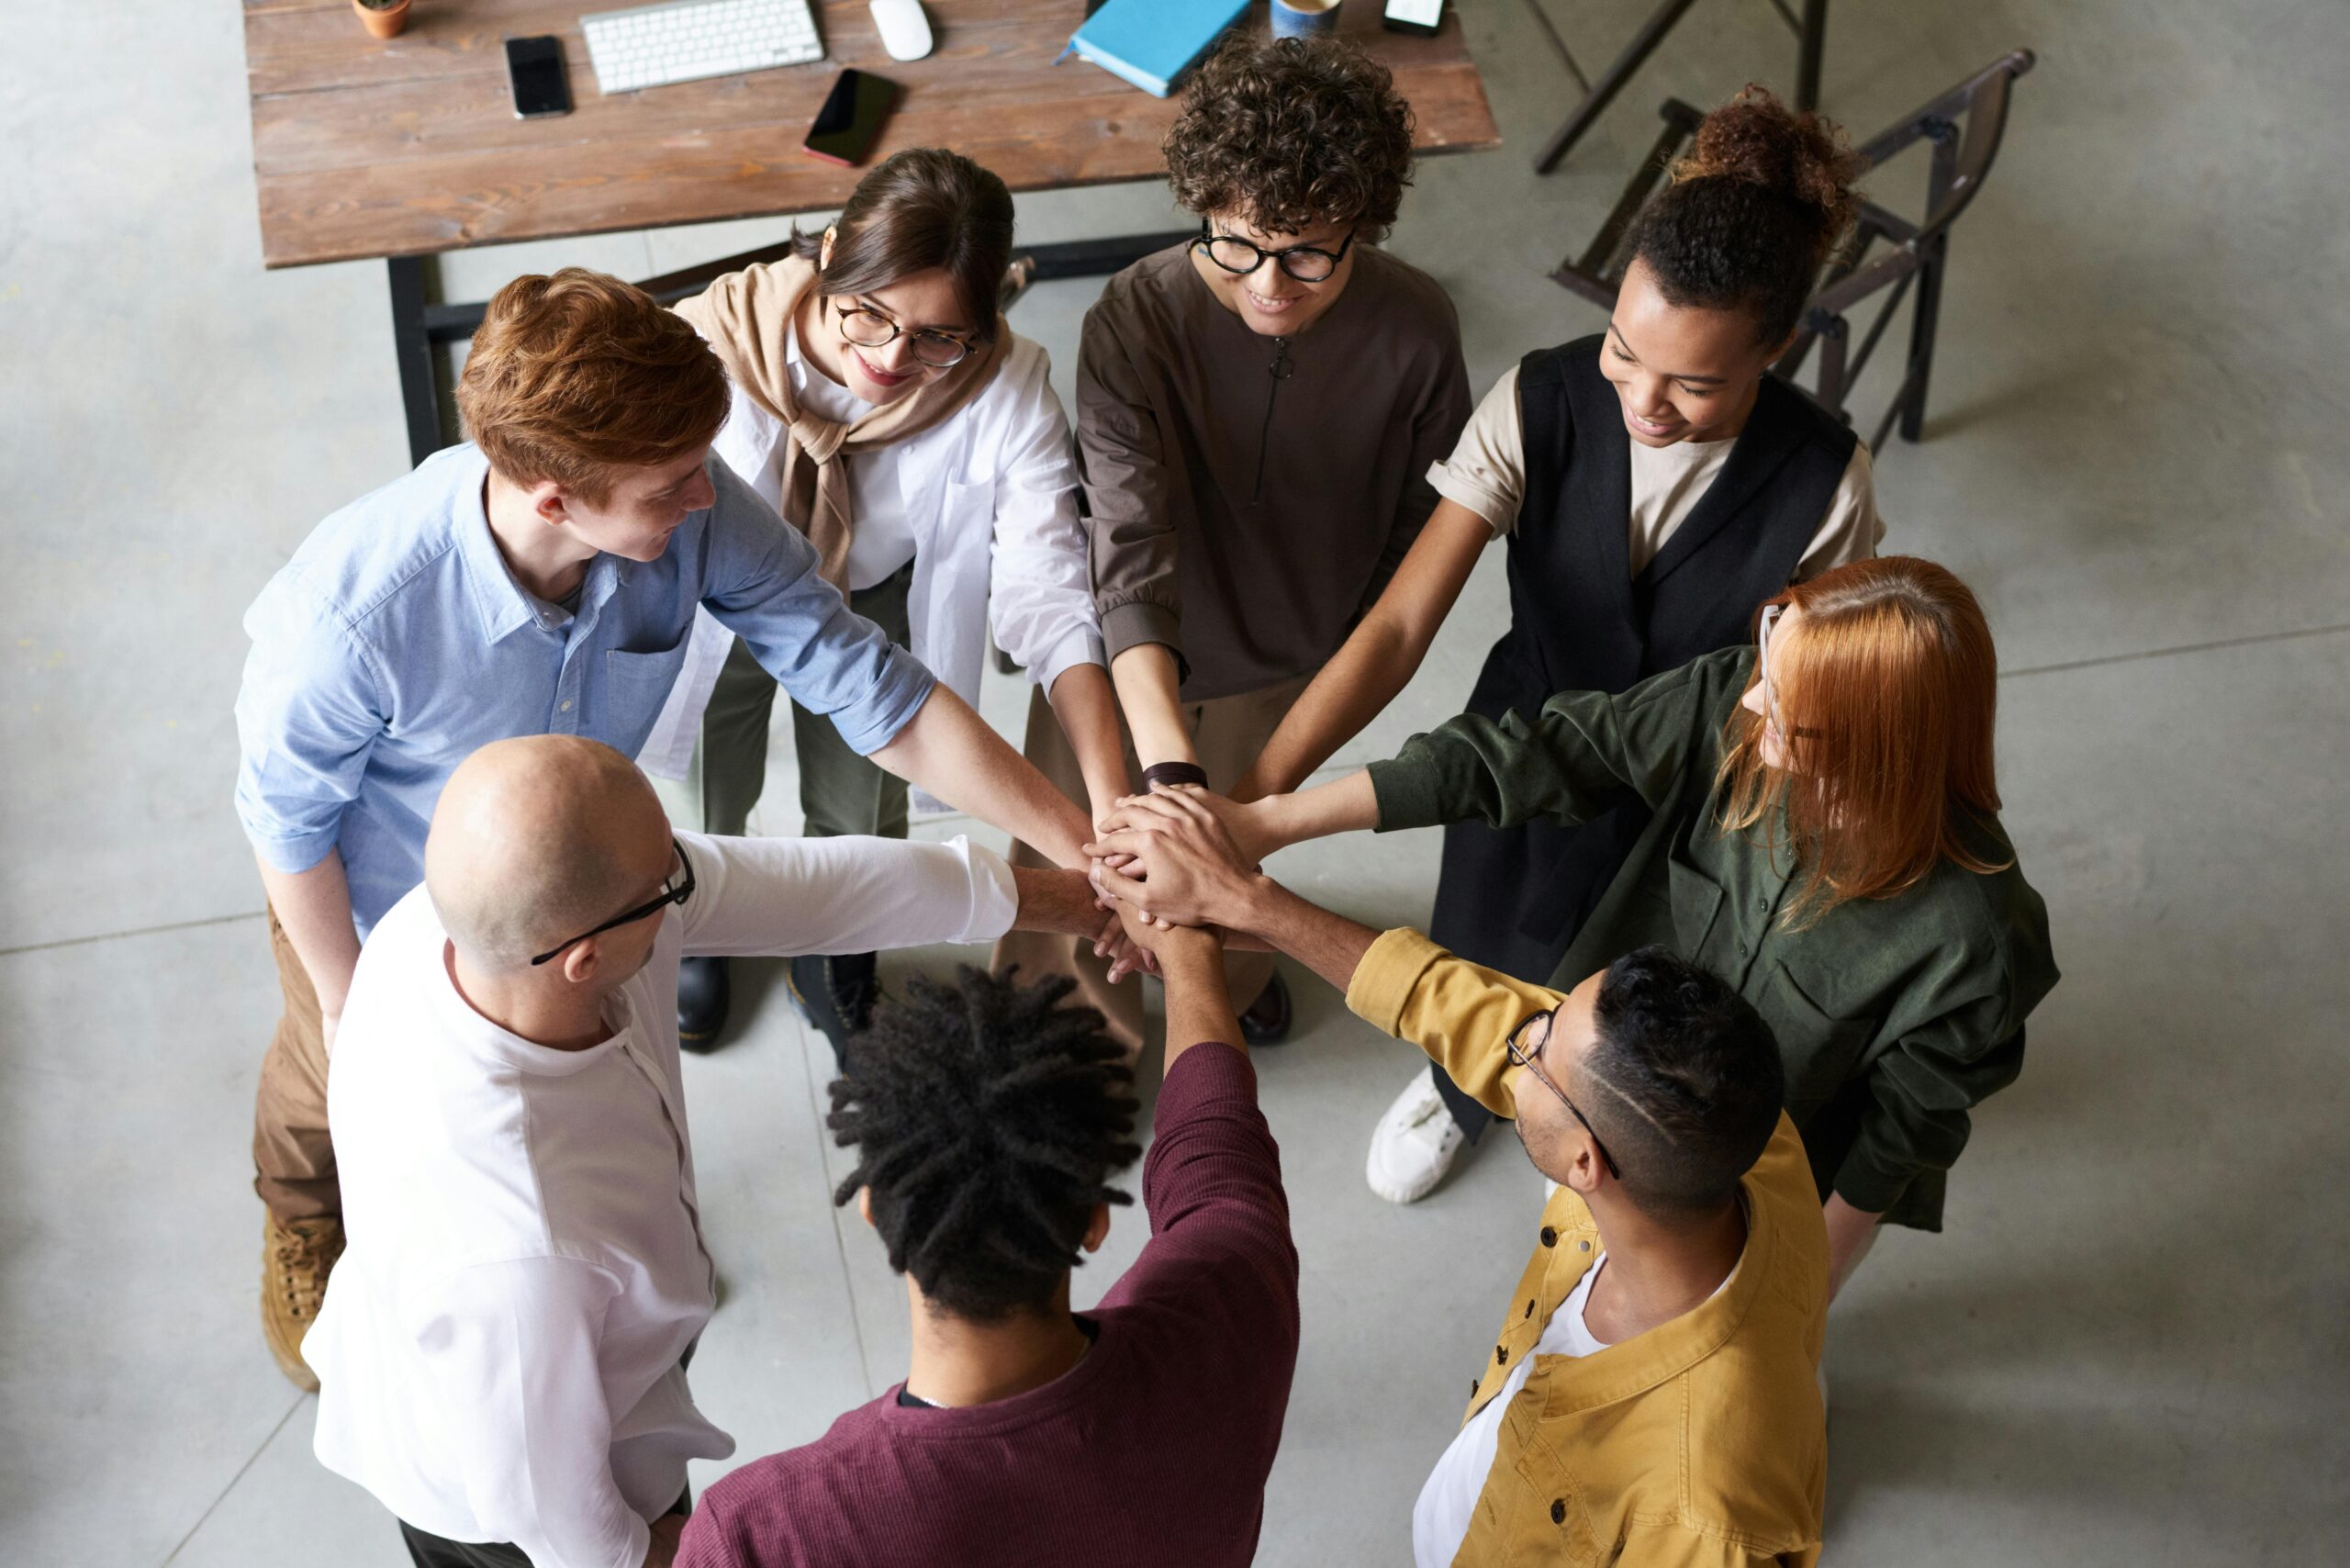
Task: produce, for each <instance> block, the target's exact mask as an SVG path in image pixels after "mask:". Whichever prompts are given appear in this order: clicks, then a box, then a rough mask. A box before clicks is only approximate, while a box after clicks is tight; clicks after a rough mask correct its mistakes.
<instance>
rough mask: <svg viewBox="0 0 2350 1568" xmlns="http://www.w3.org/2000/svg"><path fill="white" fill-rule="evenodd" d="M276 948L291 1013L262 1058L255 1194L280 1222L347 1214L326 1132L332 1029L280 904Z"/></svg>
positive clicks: (273, 927)
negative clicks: (281, 916)
mask: <svg viewBox="0 0 2350 1568" xmlns="http://www.w3.org/2000/svg"><path fill="white" fill-rule="evenodd" d="M269 950H270V952H271V953H272V955H274V957H275V958H276V959H277V985H278V989H279V990H280V991H284V992H285V1013H284V1014H281V1015H280V1016H279V1018H278V1020H277V1033H276V1034H275V1035H274V1036H272V1037H271V1039H270V1042H269V1054H268V1055H267V1056H265V1057H263V1058H262V1062H261V1088H260V1090H259V1092H257V1093H255V1094H254V1096H253V1191H254V1192H256V1193H260V1194H261V1201H262V1202H263V1203H264V1204H268V1205H269V1212H270V1213H271V1214H273V1215H276V1216H277V1217H278V1218H279V1219H280V1220H296V1219H317V1218H319V1217H320V1216H322V1215H341V1213H342V1190H341V1187H340V1186H339V1185H338V1184H337V1182H336V1181H335V1174H334V1144H333V1143H332V1142H331V1141H330V1139H329V1138H328V1137H327V1038H326V1029H325V1026H324V1025H323V1024H322V1023H321V1022H320V1020H319V996H318V992H317V991H313V990H312V989H311V988H310V972H309V970H308V969H304V968H303V967H302V960H301V958H299V957H298V956H297V954H296V953H295V951H294V944H293V943H292V942H290V941H288V940H287V939H286V935H285V927H284V926H282V925H280V924H277V912H276V911H275V910H274V909H273V910H271V911H270V912H269Z"/></svg>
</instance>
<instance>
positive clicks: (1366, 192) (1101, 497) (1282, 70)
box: [997, 32, 1470, 1048]
mask: <svg viewBox="0 0 2350 1568" xmlns="http://www.w3.org/2000/svg"><path fill="white" fill-rule="evenodd" d="M1166 151H1167V166H1168V173H1169V181H1170V184H1171V185H1172V186H1173V189H1174V194H1175V199H1176V200H1177V202H1179V203H1180V204H1181V206H1182V207H1184V208H1185V209H1186V210H1187V211H1189V212H1191V213H1192V215H1193V216H1194V217H1195V218H1197V219H1198V221H1199V229H1198V231H1197V233H1196V235H1195V236H1194V237H1193V238H1192V239H1191V240H1189V241H1186V242H1185V243H1183V244H1180V245H1175V246H1170V247H1169V248H1168V249H1167V250H1164V251H1161V252H1158V253H1157V254H1155V255H1150V256H1146V257H1144V258H1143V259H1142V260H1141V261H1139V262H1137V263H1135V264H1134V265H1133V266H1131V267H1128V268H1127V269H1126V270H1125V272H1122V273H1120V274H1118V275H1117V276H1115V277H1113V278H1112V279H1111V280H1110V283H1109V285H1108V286H1107V287H1106V288H1105V289H1104V290H1103V291H1102V298H1101V299H1100V301H1099V302H1098V303H1096V304H1095V305H1094V307H1093V308H1091V310H1090V311H1088V312H1087V313H1086V318H1085V327H1084V332H1083V335H1082V338H1081V340H1080V350H1079V358H1078V374H1077V440H1078V451H1079V461H1080V464H1081V465H1082V466H1083V469H1084V482H1085V496H1086V503H1087V509H1088V512H1089V521H1088V524H1087V527H1088V529H1089V532H1091V538H1092V553H1093V554H1092V566H1093V592H1094V601H1095V606H1096V608H1097V610H1098V611H1099V613H1100V615H1101V617H1102V636H1103V638H1104V640H1105V641H1106V643H1107V644H1108V649H1109V655H1110V668H1111V674H1112V677H1113V680H1114V681H1115V684H1116V687H1117V693H1118V700H1119V704H1120V707H1121V708H1122V709H1123V711H1124V713H1125V722H1126V725H1127V728H1128V730H1129V732H1130V733H1131V734H1132V737H1133V746H1134V751H1133V755H1132V757H1131V759H1130V760H1131V762H1132V764H1133V765H1134V766H1135V767H1136V768H1137V769H1138V770H1139V771H1140V772H1141V775H1142V778H1144V779H1145V780H1146V781H1164V782H1169V783H1175V782H1183V781H1190V782H1195V783H1205V784H1208V785H1211V786H1212V787H1214V788H1215V789H1218V790H1230V789H1231V788H1233V786H1234V785H1235V784H1236V783H1237V782H1238V780H1239V778H1240V775H1241V773H1242V772H1243V771H1244V770H1245V769H1246V768H1247V767H1248V764H1249V762H1250V761H1251V760H1252V759H1254V758H1255V756H1257V753H1258V751H1259V748H1261V747H1262V746H1263V745H1264V744H1265V740H1266V737H1268V736H1269V735H1270V734H1272V733H1273V731H1274V728H1275V727H1276V726H1277V725H1278V724H1279V723H1280V722H1281V716H1282V715H1283V714H1284V713H1285V712H1287V711H1288V710H1289V705H1290V703H1291V702H1292V701H1293V700H1295V699H1296V697H1297V694H1298V693H1299V692H1300V691H1302V690H1304V689H1305V686H1306V683H1307V682H1308V681H1309V680H1311V679H1312V678H1313V676H1314V672H1315V670H1317V669H1319V668H1320V667H1321V666H1322V665H1323V664H1324V663H1325V662H1326V661H1327V660H1328V659H1329V657H1330V656H1331V655H1333V654H1335V653H1337V650H1338V648H1339V646H1340V644H1343V643H1344V642H1345V641H1346V637H1347V633H1348V630H1349V629H1350V628H1351V627H1352V626H1353V625H1354V623H1355V622H1356V621H1357V620H1359V619H1360V616H1361V615H1362V612H1363V610H1365V609H1366V608H1367V607H1368V606H1369V605H1370V604H1371V602H1372V601H1373V600H1374V599H1377V598H1378V596H1379V591H1380V589H1381V588H1382V586H1383V585H1384V584H1385V583H1386V581H1387V578H1388V577H1389V576H1390V575H1391V574H1392V573H1393V571H1394V569H1395V564H1396V563H1397V562H1398V561H1400V560H1402V559H1403V558H1404V552H1405V551H1406V550H1408V549H1409V548H1411V544H1412V541H1413V539H1414V538H1415V537H1416V536H1417V534H1418V532H1419V530H1420V527H1421V525H1422V524H1423V523H1424V522H1426V521H1427V516H1428V512H1429V510H1430V509H1431V508H1432V507H1434V506H1435V505H1436V491H1435V490H1434V489H1433V488H1432V487H1430V485H1429V484H1428V481H1427V471H1428V467H1429V465H1431V464H1432V463H1434V462H1436V461H1437V460H1438V459H1439V458H1441V457H1442V456H1443V455H1444V454H1446V453H1447V452H1449V451H1450V450H1451V448H1452V443H1453V442H1454V440H1455V438H1457V437H1458V436H1459V434H1460V427H1461V424H1462V422H1463V421H1464V420H1466V419H1467V418H1468V414H1469V406H1470V395H1469V382H1468V371H1467V368H1466V366H1465V365H1464V364H1462V362H1461V357H1460V322H1459V320H1458V319H1457V318H1456V317H1455V315H1454V313H1453V309H1452V304H1451V301H1450V300H1449V299H1448V298H1447V297H1446V296H1445V293H1444V290H1443V289H1442V288H1441V287H1440V286H1438V284H1437V283H1436V281H1435V280H1434V279H1432V278H1430V277H1429V276H1428V275H1427V274H1425V273H1423V272H1421V271H1419V270H1418V269H1417V268H1416V267H1413V266H1410V265H1408V264H1407V263H1404V262H1402V261H1399V260H1397V259H1396V258H1395V257H1394V256H1393V255H1391V254H1389V253H1388V252H1385V251H1382V250H1381V249H1380V248H1379V242H1380V241H1382V239H1383V238H1384V237H1385V236H1386V234H1387V231H1388V230H1389V229H1390V227H1391V226H1392V225H1393V223H1394V221H1395V218H1396V214H1397V212H1398V210H1399V208H1400V207H1401V204H1402V201H1403V196H1404V186H1405V185H1407V184H1408V183H1409V181H1410V177H1411V168H1412V113H1411V109H1410V107H1409V106H1407V105H1406V104H1405V103H1404V100H1403V98H1402V97H1401V96H1400V95H1398V94H1397V93H1396V91H1395V88H1394V83H1393V78H1392V76H1391V75H1390V73H1389V72H1388V70H1387V68H1386V67H1385V66H1383V65H1381V64H1379V63H1378V62H1375V61H1373V60H1371V59H1370V58H1369V57H1367V56H1366V55H1365V54H1363V53H1362V51H1361V50H1358V49H1356V48H1355V47H1354V46H1352V45H1350V44H1347V43H1344V42H1341V41H1339V40H1337V39H1311V40H1309V39H1281V40H1276V41H1271V42H1268V41H1267V40H1265V39H1263V38H1261V37H1260V36H1254V35H1250V34H1248V33H1245V32H1243V33H1236V34H1235V35H1234V36H1233V37H1232V38H1231V39H1227V40H1226V42H1225V44H1224V46H1223V47H1222V48H1221V49H1220V50H1218V51H1217V52H1216V53H1215V54H1214V55H1213V56H1211V57H1210V58H1209V60H1208V61H1207V62H1205V63H1204V64H1203V66H1202V67H1201V68H1200V70H1199V71H1198V73H1196V74H1195V75H1194V77H1193V78H1192V82H1191V84H1190V85H1189V86H1188V87H1187V88H1186V90H1185V94H1184V105H1183V112H1182V114H1181V116H1180V117H1179V118H1177V120H1176V122H1175V124H1174V126H1173V127H1172V129H1169V132H1168V136H1167V146H1166ZM1029 740H1030V742H1031V745H1030V749H1029V753H1028V755H1029V757H1030V760H1032V761H1034V762H1035V764H1036V766H1037V767H1038V768H1039V769H1040V770H1041V771H1042V772H1043V773H1044V774H1045V776H1046V778H1051V779H1053V780H1054V781H1055V782H1056V783H1057V784H1059V785H1060V786H1061V787H1062V788H1063V789H1064V790H1071V791H1074V790H1077V789H1079V788H1080V786H1083V787H1087V788H1091V785H1092V783H1093V780H1092V779H1091V776H1090V775H1089V776H1088V777H1086V778H1082V779H1080V777H1079V769H1078V767H1077V763H1078V760H1079V759H1078V758H1076V757H1074V756H1070V755H1069V753H1068V750H1067V748H1066V747H1064V746H1062V745H1059V744H1058V737H1057V734H1055V733H1054V726H1053V725H1052V724H1051V723H1050V722H1049V720H1048V719H1047V717H1046V714H1045V713H1044V712H1043V711H1042V709H1041V708H1040V707H1038V706H1036V705H1035V704H1032V705H1031V709H1030V720H1029ZM1123 793H1125V790H1124V789H1123V788H1122V789H1120V790H1114V791H1113V793H1112V794H1111V795H1110V796H1104V795H1102V794H1101V793H1099V792H1098V791H1097V792H1095V793H1093V794H1092V796H1091V800H1092V803H1093V804H1094V805H1096V806H1097V807H1102V808H1105V809H1106V808H1107V807H1108V805H1109V803H1110V801H1111V800H1112V799H1114V798H1115V796H1116V795H1118V794H1123ZM997 958H998V961H999V963H1002V962H1006V961H1013V960H1016V961H1018V962H1019V963H1021V964H1022V965H1023V966H1024V973H1027V974H1029V975H1032V976H1033V975H1040V974H1051V973H1063V974H1070V975H1073V976H1075V977H1076V978H1077V979H1078V981H1079V985H1080V997H1081V1000H1083V1001H1084V1002H1087V1003H1088V1004H1089V1005H1091V1006H1093V1007H1096V1008H1098V1009H1100V1010H1101V1011H1102V1014H1104V1015H1105V1016H1106V1017H1107V1018H1108V1019H1109V1025H1110V1030H1111V1033H1112V1034H1113V1036H1116V1037H1117V1038H1119V1039H1120V1040H1122V1041H1123V1042H1124V1043H1125V1045H1126V1046H1127V1047H1129V1048H1136V1047H1139V1046H1140V1044H1141V1041H1142V999H1141V997H1140V995H1139V994H1138V993H1137V992H1136V991H1135V990H1134V989H1133V988H1131V987H1128V988H1122V989H1113V988H1112V987H1111V986H1109V985H1108V984H1107V983H1106V980H1107V971H1106V970H1105V969H1104V968H1103V966H1102V962H1101V960H1099V959H1097V958H1094V957H1093V956H1092V955H1091V952H1090V951H1089V950H1088V949H1087V947H1086V946H1085V945H1084V944H1081V943H1069V942H1065V941H1055V940H1053V939H1049V938H1021V939H1017V940H1016V941H1014V942H1013V943H1012V944H1010V945H1009V946H1006V947H1004V948H1002V949H1000V950H999V952H998V955H997ZM1225 972H1226V978H1227V980H1228V981H1229V983H1230V985H1231V988H1232V996H1233V1000H1234V1002H1236V1003H1237V1005H1238V1006H1239V1008H1240V1013H1241V1019H1240V1021H1241V1026H1242V1030H1243V1032H1244V1033H1245V1034H1246V1035H1247V1036H1248V1040H1249V1042H1250V1043H1251V1044H1253V1045H1267V1044H1270V1043H1271V1042H1273V1041H1275V1040H1278V1039H1280V1038H1281V1036H1282V1035H1283V1034H1284V1032H1285V1031H1286V1030H1287V1028H1288V1025H1289V1014H1290V1008H1289V992H1288V991H1287V989H1286V987H1285V986H1284V985H1283V984H1282V983H1281V980H1280V979H1279V977H1278V976H1277V975H1276V974H1275V972H1274V969H1273V964H1272V959H1271V957H1270V955H1268V954H1263V953H1243V954H1227V955H1226V958H1225Z"/></svg>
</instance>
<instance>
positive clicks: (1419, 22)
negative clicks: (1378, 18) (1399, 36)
mask: <svg viewBox="0 0 2350 1568" xmlns="http://www.w3.org/2000/svg"><path fill="white" fill-rule="evenodd" d="M1443 20H1444V0H1387V13H1386V15H1385V17H1383V18H1382V23H1383V25H1384V26H1385V27H1386V28H1387V30H1388V31H1389V32H1391V33H1410V34H1411V35H1412V36H1414V37H1415V38H1424V39H1432V38H1434V37H1436V35H1437V30H1438V26H1439V24H1441V23H1442V22H1443Z"/></svg>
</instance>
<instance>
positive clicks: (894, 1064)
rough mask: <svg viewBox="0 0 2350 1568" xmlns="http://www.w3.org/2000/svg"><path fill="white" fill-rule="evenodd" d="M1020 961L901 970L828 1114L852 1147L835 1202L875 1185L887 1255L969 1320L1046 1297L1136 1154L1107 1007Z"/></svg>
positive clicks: (1134, 1106) (1117, 1197)
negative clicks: (995, 968)
mask: <svg viewBox="0 0 2350 1568" xmlns="http://www.w3.org/2000/svg"><path fill="white" fill-rule="evenodd" d="M1015 972H1016V971H1013V970H1006V971H1005V973H1004V974H1003V976H1002V978H1001V979H999V978H998V977H996V976H993V975H990V974H989V973H987V972H986V971H985V970H982V969H973V968H971V967H970V966H969V965H968V964H966V965H960V966H957V969H956V973H955V983H954V984H953V985H951V986H950V985H944V984H941V983H940V982H938V981H936V980H928V979H923V978H917V979H914V980H910V981H909V982H908V984H907V987H906V991H907V1000H906V1001H904V1002H898V1003H893V1004H889V1005H885V1006H883V1007H882V1008H880V1009H879V1010H878V1011H877V1012H876V1013H875V1014H874V1018H873V1024H872V1026H871V1027H870V1028H868V1029H867V1030H866V1032H865V1033H864V1034H862V1035H860V1036H857V1037H856V1041H855V1042H854V1044H853V1046H852V1048H851V1050H850V1053H849V1058H848V1059H849V1064H850V1065H849V1068H848V1070H847V1071H846V1073H845V1075H844V1076H843V1077H841V1078H839V1079H837V1080H835V1081H834V1083H833V1085H832V1097H833V1108H832V1113H831V1114H830V1115H828V1116H826V1117H825V1125H826V1126H829V1127H831V1128H832V1129H833V1139H834V1142H835V1143H838V1144H840V1145H841V1146H842V1147H844V1148H846V1147H849V1146H851V1145H854V1146H856V1150H857V1163H856V1170H852V1171H850V1172H849V1173H848V1176H847V1178H846V1179H845V1180H844V1181H843V1182H841V1184H840V1186H839V1187H838V1188H837V1189H836V1190H835V1191H834V1193H833V1202H834V1203H835V1204H845V1203H847V1202H848V1201H849V1200H850V1199H851V1198H853V1197H855V1196H856V1194H857V1193H858V1192H859V1190H863V1191H866V1192H868V1193H871V1195H872V1196H871V1204H872V1209H873V1226H874V1228H875V1229H876V1230H878V1232H880V1235H881V1243H882V1245H883V1246H884V1247H885V1248H887V1249H889V1254H890V1268H892V1269H894V1270H896V1271H898V1272H900V1273H901V1274H911V1275H912V1276H913V1280H914V1282H915V1283H916V1284H918V1285H920V1286H921V1287H922V1293H923V1296H924V1297H926V1298H927V1299H928V1300H929V1301H930V1303H931V1304H932V1305H934V1306H936V1307H938V1308H940V1309H941V1310H942V1311H945V1312H948V1313H951V1314H953V1315H954V1316H957V1317H961V1318H965V1319H967V1320H968V1321H971V1322H976V1323H988V1322H994V1321H997V1320H999V1319H1002V1318H1003V1317H1006V1316H1011V1315H1012V1314H1013V1313H1015V1312H1020V1311H1032V1312H1034V1311H1044V1310H1046V1309H1047V1308H1049V1307H1050V1306H1051V1305H1052V1303H1053V1299H1054V1296H1055V1294H1057V1292H1058V1290H1059V1289H1060V1285H1061V1282H1062V1281H1063V1279H1064V1278H1066V1277H1067V1275H1068V1272H1069V1270H1070V1269H1071V1268H1073V1267H1075V1266H1076V1265H1078V1264H1079V1263H1080V1262H1082V1261H1083V1258H1082V1255H1081V1252H1082V1242H1083V1240H1084V1237H1085V1232H1086V1228H1087V1226H1089V1225H1090V1224H1091V1219H1092V1215H1093V1210H1094V1208H1095V1206H1096V1205H1097V1204H1126V1203H1132V1202H1133V1201H1134V1200H1133V1199H1132V1198H1131V1197H1129V1196H1128V1195H1127V1194H1125V1193H1121V1192H1118V1191H1116V1190H1114V1189H1113V1188H1112V1187H1110V1186H1108V1185H1106V1183H1107V1182H1108V1180H1109V1177H1110V1173H1111V1172H1112V1171H1113V1170H1119V1169H1120V1168H1122V1167H1124V1166H1126V1165H1129V1164H1131V1163H1133V1162H1134V1160H1135V1159H1137V1158H1138V1157H1140V1155H1141V1154H1142V1147H1141V1146H1140V1145H1139V1144H1137V1143H1136V1142H1135V1141H1134V1138H1133V1134H1134V1130H1135V1117H1136V1114H1137V1113H1138V1112H1139V1111H1140V1110H1141V1108H1142V1105H1141V1102H1140V1101H1138V1100H1136V1098H1135V1097H1134V1094H1133V1093H1132V1090H1133V1087H1134V1081H1135V1074H1134V1069H1133V1068H1132V1067H1130V1066H1128V1065H1127V1062H1126V1055H1125V1049H1124V1048H1123V1047H1120V1046H1119V1045H1118V1044H1117V1042H1116V1041H1114V1040H1112V1039H1110V1038H1109V1037H1108V1036H1105V1035H1104V1034H1103V1033H1102V1014H1099V1013H1096V1012H1095V1011H1094V1010H1093V1009H1092V1008H1091V1007H1062V1006H1060V1005H1058V1003H1059V1002H1060V1001H1061V999H1062V998H1063V997H1065V996H1067V995H1068V994H1069V991H1070V990H1071V989H1073V988H1074V986H1075V985H1076V983H1077V982H1076V981H1075V980H1071V979H1069V977H1068V976H1065V975H1059V976H1055V977H1053V978H1051V979H1049V980H1042V981H1040V982H1038V983H1037V984H1035V985H1025V986H1024V985H1022V984H1020V983H1019V982H1018V981H1017V980H1015V979H1014V978H1013V977H1014V974H1015Z"/></svg>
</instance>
